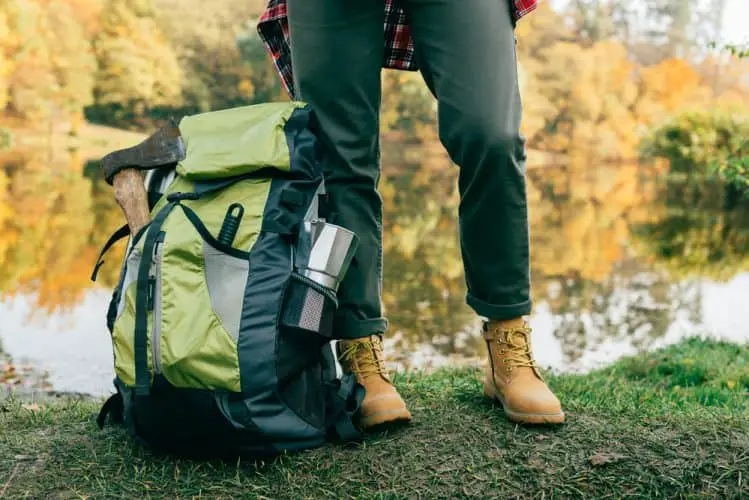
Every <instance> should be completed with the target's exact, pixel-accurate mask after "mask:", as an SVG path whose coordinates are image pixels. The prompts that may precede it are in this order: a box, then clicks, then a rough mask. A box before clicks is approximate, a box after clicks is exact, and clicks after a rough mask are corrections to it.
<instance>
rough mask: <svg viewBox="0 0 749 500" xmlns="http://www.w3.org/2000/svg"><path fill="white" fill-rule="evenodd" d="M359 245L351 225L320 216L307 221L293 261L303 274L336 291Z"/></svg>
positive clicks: (298, 270) (300, 232)
mask: <svg viewBox="0 0 749 500" xmlns="http://www.w3.org/2000/svg"><path fill="white" fill-rule="evenodd" d="M358 246H359V237H358V236H357V235H356V234H355V233H353V232H352V231H349V230H348V229H345V228H343V227H341V226H337V225H335V224H330V223H327V222H325V221H322V220H319V219H313V220H309V221H304V222H303V223H302V227H301V231H299V237H298V240H297V245H296V256H295V258H294V264H295V266H296V268H297V272H299V273H300V274H301V275H303V276H304V277H306V278H309V279H310V280H312V281H314V282H315V283H318V284H319V285H322V286H324V287H326V288H329V289H331V290H334V291H336V292H337V291H338V286H339V285H340V284H341V281H342V280H343V277H344V276H345V275H346V271H348V268H349V265H350V264H351V261H352V259H353V258H354V254H355V253H356V249H357V248H358Z"/></svg>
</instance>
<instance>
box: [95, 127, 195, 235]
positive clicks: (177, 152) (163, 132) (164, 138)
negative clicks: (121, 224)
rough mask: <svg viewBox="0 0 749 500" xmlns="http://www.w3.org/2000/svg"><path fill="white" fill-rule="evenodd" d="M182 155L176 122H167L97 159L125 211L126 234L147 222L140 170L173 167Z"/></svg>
mask: <svg viewBox="0 0 749 500" xmlns="http://www.w3.org/2000/svg"><path fill="white" fill-rule="evenodd" d="M184 158H185V145H184V142H183V140H182V135H181V134H180V131H179V126H178V123H177V121H176V120H175V119H173V118H170V119H169V121H168V123H167V124H166V125H165V126H164V127H162V128H160V129H159V130H157V131H156V132H154V133H153V134H152V135H151V136H149V137H148V138H147V139H145V140H144V141H143V142H141V143H140V144H136V145H135V146H132V147H130V148H126V149H120V150H117V151H113V152H112V153H109V154H108V155H106V156H104V157H103V158H102V159H101V168H102V170H103V172H104V178H105V179H106V181H107V183H108V184H109V185H110V186H112V187H113V190H114V198H115V200H116V201H117V204H118V205H119V206H120V208H121V209H122V211H123V213H124V214H125V219H127V224H128V226H129V227H130V234H133V235H134V234H136V233H137V232H138V231H139V230H140V229H142V228H143V226H145V225H146V224H148V223H149V222H150V219H151V209H150V206H149V204H148V193H147V191H146V185H145V182H144V176H143V172H144V171H146V170H151V169H156V168H164V167H174V166H175V165H176V164H177V163H178V162H180V161H182V160H183V159H184Z"/></svg>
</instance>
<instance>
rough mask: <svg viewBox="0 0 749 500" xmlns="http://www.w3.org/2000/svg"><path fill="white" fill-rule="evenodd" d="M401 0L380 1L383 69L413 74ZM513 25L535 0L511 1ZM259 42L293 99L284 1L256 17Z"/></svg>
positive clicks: (408, 30) (276, 0)
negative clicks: (382, 4)
mask: <svg viewBox="0 0 749 500" xmlns="http://www.w3.org/2000/svg"><path fill="white" fill-rule="evenodd" d="M401 1H402V0H384V2H385V6H384V8H385V32H384V43H385V58H384V60H383V62H382V66H383V67H384V68H389V69H400V70H407V71H416V70H418V69H419V68H418V66H417V64H416V60H415V59H414V44H413V40H412V38H411V28H410V27H409V25H408V18H407V17H406V12H405V11H404V10H403V7H402V5H401ZM511 1H512V5H513V7H514V9H513V18H514V22H517V20H518V19H520V18H521V17H523V16H524V15H526V14H528V13H529V12H531V11H532V10H533V9H535V8H536V6H537V4H538V0H511ZM257 30H258V34H259V35H260V39H261V40H262V41H263V43H264V44H265V47H266V49H267V50H268V52H269V53H270V55H271V57H272V59H273V64H274V65H275V67H276V71H277V72H278V75H279V77H280V78H281V84H282V85H283V87H284V89H285V90H286V92H288V94H289V96H290V97H291V98H292V99H293V98H295V97H294V75H293V69H292V67H291V49H290V39H289V23H288V19H287V17H286V0H269V2H268V7H267V8H266V9H265V12H263V14H262V16H260V20H259V21H258V25H257Z"/></svg>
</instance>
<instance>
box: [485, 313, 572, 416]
mask: <svg viewBox="0 0 749 500" xmlns="http://www.w3.org/2000/svg"><path fill="white" fill-rule="evenodd" d="M508 324H509V325H511V326H508ZM484 339H485V340H486V344H487V347H488V349H489V364H488V366H487V371H486V379H485V381H484V392H485V393H486V395H487V396H489V397H490V398H492V399H495V400H497V401H499V402H500V403H501V404H502V408H504V411H505V414H506V415H507V416H508V417H509V418H510V420H512V421H514V422H520V423H524V424H559V423H562V422H564V412H563V411H562V406H561V404H560V403H559V400H558V399H557V397H556V396H554V394H553V393H552V392H551V390H550V389H549V387H548V386H547V385H546V382H544V379H543V377H542V376H541V373H540V371H539V369H538V366H537V365H536V361H535V360H534V359H533V353H532V352H531V329H530V328H529V327H528V324H527V323H526V322H525V321H522V320H519V321H517V322H514V323H513V322H509V323H501V322H499V321H489V322H488V323H486V324H484Z"/></svg>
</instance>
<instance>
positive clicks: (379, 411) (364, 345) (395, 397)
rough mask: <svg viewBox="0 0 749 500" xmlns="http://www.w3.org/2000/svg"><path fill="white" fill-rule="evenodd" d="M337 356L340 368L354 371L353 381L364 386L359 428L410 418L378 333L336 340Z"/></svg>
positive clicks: (401, 421)
mask: <svg viewBox="0 0 749 500" xmlns="http://www.w3.org/2000/svg"><path fill="white" fill-rule="evenodd" d="M338 359H339V361H340V362H341V366H342V367H343V371H344V372H345V373H354V374H355V375H356V379H357V381H358V382H359V383H360V384H361V385H363V386H364V388H365V389H366V394H365V396H364V401H362V406H361V411H360V413H359V421H358V422H357V424H358V425H359V427H361V428H362V429H363V430H366V429H368V428H371V427H375V426H379V425H383V424H392V423H405V422H410V421H411V413H410V412H409V411H408V409H407V408H406V403H405V402H404V401H403V399H402V398H401V396H400V394H398V391H396V390H395V387H394V386H393V383H392V382H391V381H390V377H389V376H388V373H387V369H386V368H385V357H384V355H383V352H382V339H381V338H380V336H379V335H372V336H371V337H366V338H363V339H356V340H341V341H340V342H338Z"/></svg>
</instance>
